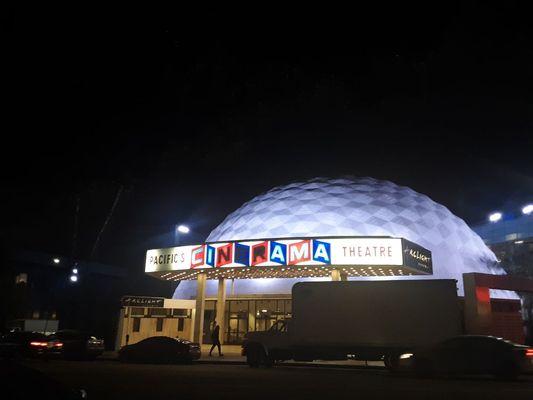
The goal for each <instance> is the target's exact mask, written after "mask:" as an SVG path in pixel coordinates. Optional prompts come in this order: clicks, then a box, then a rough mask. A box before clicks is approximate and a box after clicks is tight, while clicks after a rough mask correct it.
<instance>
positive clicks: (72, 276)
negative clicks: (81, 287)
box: [70, 275, 78, 282]
mask: <svg viewBox="0 0 533 400" xmlns="http://www.w3.org/2000/svg"><path fill="white" fill-rule="evenodd" d="M70 281H71V282H78V276H77V275H70Z"/></svg>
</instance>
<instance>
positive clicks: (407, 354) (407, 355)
mask: <svg viewBox="0 0 533 400" xmlns="http://www.w3.org/2000/svg"><path fill="white" fill-rule="evenodd" d="M411 357H413V353H403V354H401V355H400V360H406V359H408V358H411Z"/></svg>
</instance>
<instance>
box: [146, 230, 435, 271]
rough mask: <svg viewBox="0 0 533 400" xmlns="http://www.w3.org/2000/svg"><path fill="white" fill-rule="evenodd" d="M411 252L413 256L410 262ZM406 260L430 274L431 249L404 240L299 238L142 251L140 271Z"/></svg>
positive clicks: (403, 262)
mask: <svg viewBox="0 0 533 400" xmlns="http://www.w3.org/2000/svg"><path fill="white" fill-rule="evenodd" d="M413 249H415V250H416V253H415V252H414V251H413ZM414 255H416V262H415V260H414ZM406 264H408V265H409V266H411V267H412V268H416V269H418V270H419V271H421V272H424V273H432V266H431V253H430V252H429V251H428V250H426V249H424V248H422V247H420V246H418V245H416V244H414V243H411V242H409V241H407V240H405V239H400V238H380V237H379V238H378V237H350V238H344V237H343V238H302V239H269V240H254V241H235V242H221V243H205V244H202V245H196V246H180V247H172V248H167V249H154V250H148V252H147V253H146V266H145V271H146V272H160V271H177V270H191V269H193V270H194V269H212V268H215V269H216V268H241V267H276V266H289V267H290V266H299V265H313V266H325V267H327V266H336V265H339V266H353V265H367V266H368V265H383V266H401V265H406Z"/></svg>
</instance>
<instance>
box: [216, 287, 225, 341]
mask: <svg viewBox="0 0 533 400" xmlns="http://www.w3.org/2000/svg"><path fill="white" fill-rule="evenodd" d="M225 314H226V279H224V278H221V279H219V280H218V295H217V322H218V325H219V326H220V335H219V337H220V344H224V339H225V332H226V323H225V318H224V317H225Z"/></svg>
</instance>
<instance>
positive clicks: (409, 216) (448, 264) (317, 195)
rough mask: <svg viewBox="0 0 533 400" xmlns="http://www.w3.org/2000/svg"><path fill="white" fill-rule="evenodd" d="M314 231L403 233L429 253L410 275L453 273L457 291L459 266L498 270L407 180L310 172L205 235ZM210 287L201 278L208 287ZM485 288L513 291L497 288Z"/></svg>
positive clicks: (273, 287)
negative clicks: (429, 261) (426, 265)
mask: <svg viewBox="0 0 533 400" xmlns="http://www.w3.org/2000/svg"><path fill="white" fill-rule="evenodd" d="M320 236H392V237H402V238H405V239H407V240H410V241H412V242H414V243H417V244H419V245H421V246H423V247H425V248H426V249H428V250H430V251H431V252H432V255H433V275H432V276H417V277H413V278H416V279H427V278H430V279H435V278H437V279H438V278H441V279H443V278H451V279H456V280H457V284H458V287H459V293H460V294H462V293H463V288H462V274H463V273H464V272H482V273H490V274H504V273H505V272H504V270H503V269H502V268H501V267H500V266H499V265H498V263H497V259H496V256H495V255H494V253H493V252H492V251H491V250H490V249H489V248H488V247H487V246H486V245H485V243H483V240H482V239H481V238H480V237H479V236H478V235H477V234H476V233H475V232H474V231H472V230H471V229H470V228H469V227H468V225H467V224H466V223H465V222H464V221H463V220H462V219H460V218H459V217H457V216H455V215H453V214H452V213H451V212H450V210H448V209H447V208H446V207H444V206H443V205H441V204H438V203H436V202H434V201H433V200H431V199H430V198H429V197H428V196H426V195H423V194H420V193H418V192H416V191H414V190H412V189H410V188H408V187H404V186H398V185H396V184H394V183H392V182H388V181H380V180H376V179H373V178H352V177H348V178H341V179H327V178H314V179H311V180H309V181H306V182H296V183H291V184H289V185H286V186H278V187H275V188H273V189H271V190H269V191H268V192H266V193H263V194H261V195H259V196H257V197H254V198H253V199H252V200H250V201H248V202H247V203H245V204H243V205H242V206H241V207H240V208H239V209H237V210H236V211H234V212H232V213H231V214H230V215H228V216H227V218H226V219H225V220H224V221H223V222H222V223H221V224H220V225H219V226H218V227H216V228H215V229H214V230H213V231H212V232H211V234H210V235H209V237H208V238H207V240H206V241H207V242H215V241H225V240H250V239H269V238H293V237H294V238H301V237H320ZM350 279H368V278H350ZM371 279H379V278H371ZM388 279H391V278H390V277H389V278H388ZM397 279H405V278H403V277H402V278H400V277H398V278H397ZM299 280H305V279H271V280H269V281H270V284H266V282H254V281H258V280H257V279H256V280H240V281H239V282H238V285H237V288H238V291H237V292H238V293H241V294H245V293H249V294H257V293H259V292H263V293H290V288H291V287H292V285H293V284H294V283H295V282H297V281H299ZM263 281H264V280H263ZM213 283H215V282H212V284H213ZM194 284H195V283H194V282H190V283H185V282H182V283H181V284H180V285H179V286H178V288H177V290H176V294H175V295H178V296H179V295H180V294H181V295H186V294H187V292H190V290H187V287H189V289H191V288H192V287H193V286H192V285H194ZM212 290H213V288H210V287H209V285H208V292H210V291H212ZM492 294H493V295H494V296H495V297H509V296H511V297H514V295H510V294H509V293H507V292H502V291H492Z"/></svg>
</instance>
